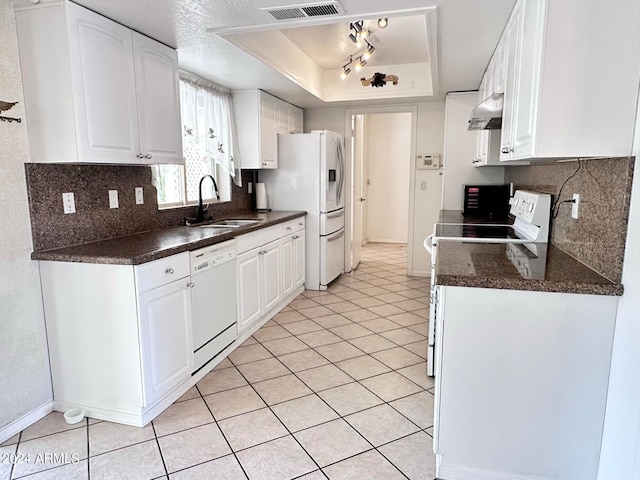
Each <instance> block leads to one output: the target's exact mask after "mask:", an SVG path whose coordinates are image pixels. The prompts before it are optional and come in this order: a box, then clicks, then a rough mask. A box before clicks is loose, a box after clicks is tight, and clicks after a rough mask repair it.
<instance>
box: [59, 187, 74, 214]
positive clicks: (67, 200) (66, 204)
mask: <svg viewBox="0 0 640 480" xmlns="http://www.w3.org/2000/svg"><path fill="white" fill-rule="evenodd" d="M62 209H63V211H64V213H65V214H66V213H76V200H75V197H74V195H73V192H68V193H63V194H62Z"/></svg>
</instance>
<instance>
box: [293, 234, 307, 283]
mask: <svg viewBox="0 0 640 480" xmlns="http://www.w3.org/2000/svg"><path fill="white" fill-rule="evenodd" d="M305 275H306V272H305V243H304V230H303V231H301V232H298V233H297V234H296V235H294V236H293V285H294V287H295V288H297V287H299V286H301V285H304V281H305Z"/></svg>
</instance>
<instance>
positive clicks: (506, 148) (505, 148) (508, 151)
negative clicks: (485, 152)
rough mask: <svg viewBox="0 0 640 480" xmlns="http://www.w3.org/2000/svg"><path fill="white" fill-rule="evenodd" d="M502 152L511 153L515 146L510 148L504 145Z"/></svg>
mask: <svg viewBox="0 0 640 480" xmlns="http://www.w3.org/2000/svg"><path fill="white" fill-rule="evenodd" d="M501 152H502V153H511V152H513V147H511V148H509V147H502V150H501Z"/></svg>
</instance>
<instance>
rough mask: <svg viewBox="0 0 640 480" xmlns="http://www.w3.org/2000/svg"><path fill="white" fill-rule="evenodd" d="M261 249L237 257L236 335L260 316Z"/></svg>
mask: <svg viewBox="0 0 640 480" xmlns="http://www.w3.org/2000/svg"><path fill="white" fill-rule="evenodd" d="M261 250H262V249H261V248H256V249H254V250H251V251H249V252H246V253H243V254H242V255H238V260H237V264H236V265H237V270H236V277H237V279H236V282H237V285H238V289H237V292H238V334H241V333H242V332H243V331H244V330H246V329H247V328H248V327H250V326H251V325H253V324H254V323H255V322H256V321H257V320H258V319H259V318H260V315H261V314H262V310H261V306H262V291H261V288H260V286H261V284H260V260H261V259H262V255H259V253H260V251H261Z"/></svg>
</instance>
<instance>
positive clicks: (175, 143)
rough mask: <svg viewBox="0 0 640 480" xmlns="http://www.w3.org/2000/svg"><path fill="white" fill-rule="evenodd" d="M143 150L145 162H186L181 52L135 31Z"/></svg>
mask: <svg viewBox="0 0 640 480" xmlns="http://www.w3.org/2000/svg"><path fill="white" fill-rule="evenodd" d="M133 51H134V59H135V73H136V89H137V90H136V91H137V98H138V124H139V129H140V152H141V153H142V154H143V155H144V158H143V159H142V162H143V163H148V164H149V163H150V164H156V163H173V164H178V163H180V164H181V163H184V158H183V155H182V128H181V125H180V90H179V87H178V54H177V52H176V51H175V50H173V49H172V48H169V47H167V46H166V45H162V44H161V43H158V42H156V41H155V40H151V39H150V38H148V37H145V36H144V35H140V34H139V33H136V32H133Z"/></svg>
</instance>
